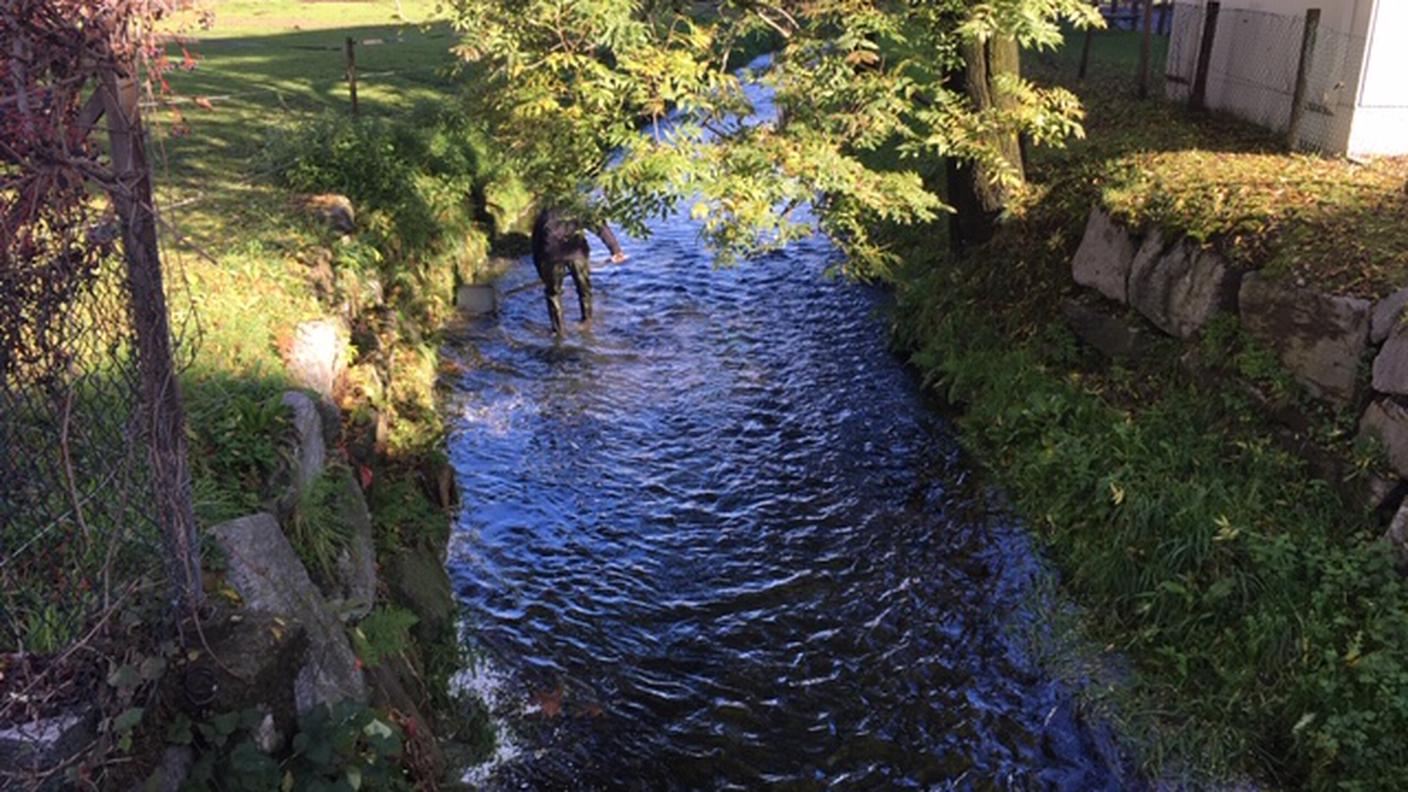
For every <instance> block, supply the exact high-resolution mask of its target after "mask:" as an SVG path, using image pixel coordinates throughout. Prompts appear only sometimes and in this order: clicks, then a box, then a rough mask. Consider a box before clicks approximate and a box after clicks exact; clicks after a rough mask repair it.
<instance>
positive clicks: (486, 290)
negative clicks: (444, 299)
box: [455, 284, 499, 316]
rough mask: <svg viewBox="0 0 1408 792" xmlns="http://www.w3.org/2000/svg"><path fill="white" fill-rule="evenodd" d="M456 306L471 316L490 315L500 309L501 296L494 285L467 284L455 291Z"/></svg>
mask: <svg viewBox="0 0 1408 792" xmlns="http://www.w3.org/2000/svg"><path fill="white" fill-rule="evenodd" d="M455 307H456V308H459V309H460V310H461V311H463V312H464V313H466V314H468V315H470V316H488V315H490V314H493V313H494V312H496V311H498V309H499V297H498V294H497V293H496V292H495V291H494V287H493V286H483V285H474V284H470V285H465V286H461V287H459V289H457V290H456V291H455Z"/></svg>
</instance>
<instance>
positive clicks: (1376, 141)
mask: <svg viewBox="0 0 1408 792" xmlns="http://www.w3.org/2000/svg"><path fill="white" fill-rule="evenodd" d="M1349 151H1350V153H1352V154H1408V2H1404V1H1403V0H1383V1H1382V2H1379V3H1378V4H1377V6H1376V8H1375V9H1374V15H1373V21H1372V23H1371V27H1370V31H1369V44H1368V52H1367V53H1365V56H1364V81H1363V85H1362V87H1361V88H1360V91H1359V107H1358V109H1357V110H1356V111H1355V114H1354V128H1353V132H1352V133H1351V135H1350V140H1349Z"/></svg>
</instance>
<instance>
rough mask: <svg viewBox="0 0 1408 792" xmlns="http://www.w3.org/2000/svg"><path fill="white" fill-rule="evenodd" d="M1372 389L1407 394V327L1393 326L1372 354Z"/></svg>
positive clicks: (1400, 394)
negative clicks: (1386, 337)
mask: <svg viewBox="0 0 1408 792" xmlns="http://www.w3.org/2000/svg"><path fill="white" fill-rule="evenodd" d="M1374 390H1376V391H1378V392H1380V393H1393V394H1397V395H1399V396H1408V327H1405V326H1404V325H1401V324H1400V325H1398V326H1397V327H1395V328H1394V329H1393V332H1392V333H1390V334H1389V337H1388V340H1387V341H1385V342H1384V346H1383V348H1382V349H1380V350H1379V354H1377V355H1375V356H1374Z"/></svg>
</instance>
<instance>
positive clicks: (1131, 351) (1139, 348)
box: [1061, 299, 1153, 358]
mask: <svg viewBox="0 0 1408 792" xmlns="http://www.w3.org/2000/svg"><path fill="white" fill-rule="evenodd" d="M1061 315H1062V316H1063V317H1064V318H1065V320H1066V326H1067V327H1069V328H1070V329H1071V332H1073V333H1075V334H1076V337H1078V338H1080V340H1082V341H1084V342H1085V343H1087V344H1089V345H1090V346H1092V347H1094V348H1095V349H1096V350H1097V351H1098V352H1100V354H1102V355H1104V356H1105V357H1108V358H1132V357H1138V356H1139V355H1140V354H1141V353H1143V351H1144V350H1145V349H1146V348H1147V347H1148V345H1149V343H1150V342H1151V341H1152V340H1153V339H1152V338H1150V336H1149V334H1148V333H1145V332H1144V331H1142V330H1140V329H1139V328H1138V327H1134V326H1132V325H1131V324H1130V323H1129V322H1127V321H1125V320H1124V319H1122V318H1120V317H1118V316H1113V315H1111V314H1109V313H1106V312H1105V311H1102V310H1100V309H1099V308H1097V307H1095V306H1093V305H1090V304H1088V303H1086V302H1084V301H1082V300H1073V299H1066V300H1063V301H1062V302H1061Z"/></svg>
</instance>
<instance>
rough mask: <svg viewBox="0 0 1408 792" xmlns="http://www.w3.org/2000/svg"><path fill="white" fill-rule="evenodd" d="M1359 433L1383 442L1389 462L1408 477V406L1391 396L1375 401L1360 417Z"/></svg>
mask: <svg viewBox="0 0 1408 792" xmlns="http://www.w3.org/2000/svg"><path fill="white" fill-rule="evenodd" d="M1359 434H1360V436H1362V437H1370V438H1374V439H1377V440H1378V441H1379V442H1381V443H1383V445H1384V450H1385V451H1387V452H1388V462H1389V464H1390V465H1391V466H1392V467H1393V469H1394V471H1395V472H1396V473H1398V475H1400V476H1403V477H1405V478H1408V408H1405V407H1404V406H1403V405H1402V404H1401V403H1399V402H1398V401H1395V400H1394V399H1391V398H1384V399H1378V400H1376V401H1374V402H1373V403H1372V404H1370V405H1369V408H1368V409H1367V410H1365V411H1364V415H1363V417H1361V418H1360V419H1359Z"/></svg>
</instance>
